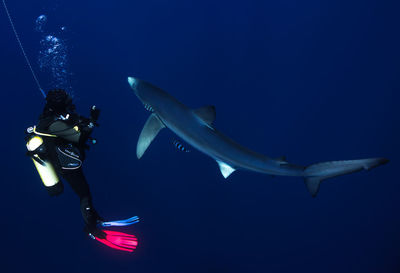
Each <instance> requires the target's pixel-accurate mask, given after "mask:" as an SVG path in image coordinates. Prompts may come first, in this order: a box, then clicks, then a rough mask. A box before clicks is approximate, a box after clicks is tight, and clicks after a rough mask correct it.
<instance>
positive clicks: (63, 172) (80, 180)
mask: <svg viewBox="0 0 400 273" xmlns="http://www.w3.org/2000/svg"><path fill="white" fill-rule="evenodd" d="M71 116H72V115H71ZM56 121H58V122H60V121H61V122H63V123H65V124H66V125H68V127H70V128H73V127H74V126H78V124H80V121H81V120H80V119H78V117H74V116H72V117H69V119H67V120H60V119H59V118H58V117H56V116H53V115H50V116H46V115H41V117H40V118H39V123H38V125H37V127H36V128H37V130H38V131H40V132H49V127H50V125H51V124H53V123H54V122H56ZM80 127H82V125H81V126H80ZM83 129H85V128H83ZM87 129H89V128H87ZM91 130H92V129H90V131H89V130H88V134H90V132H91ZM49 133H52V134H54V135H57V132H49ZM84 138H85V135H84V133H82V135H81V136H80V141H79V142H78V143H71V142H70V141H68V140H66V139H64V138H62V137H57V138H53V137H45V142H44V143H45V146H46V151H47V156H48V158H49V160H50V161H51V162H52V163H53V165H54V168H55V169H56V171H57V173H58V174H59V175H60V176H61V177H62V178H64V179H65V180H66V181H67V182H68V183H69V184H70V186H71V188H72V189H73V190H74V192H75V193H76V194H77V195H78V196H79V198H80V199H83V198H85V197H90V190H89V185H88V183H87V181H86V178H85V176H84V174H83V171H82V167H81V166H79V167H78V168H74V169H66V168H65V167H66V166H62V154H61V153H60V150H61V151H65V149H68V148H69V149H70V150H74V154H75V155H77V157H78V158H79V159H80V160H81V161H83V160H84V158H85V151H84V149H85V148H84V147H85V142H86V140H85V139H84ZM86 139H87V136H86ZM58 149H60V150H58ZM57 150H58V151H57ZM60 183H61V182H60ZM60 185H62V184H60ZM62 187H63V186H61V187H60V188H58V189H54V191H53V192H50V195H58V194H61V193H62Z"/></svg>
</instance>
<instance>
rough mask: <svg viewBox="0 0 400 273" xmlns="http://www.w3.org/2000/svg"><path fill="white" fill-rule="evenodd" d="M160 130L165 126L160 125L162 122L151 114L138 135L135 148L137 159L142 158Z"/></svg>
mask: <svg viewBox="0 0 400 273" xmlns="http://www.w3.org/2000/svg"><path fill="white" fill-rule="evenodd" d="M162 128H165V125H164V124H163V123H162V121H161V120H160V119H159V118H158V117H157V115H156V114H151V115H150V117H149V119H148V120H147V121H146V124H145V125H144V127H143V129H142V132H141V133H140V136H139V140H138V143H137V146H136V155H137V157H138V158H139V159H140V158H141V157H142V155H143V154H144V152H145V151H146V150H147V148H148V147H149V145H150V143H151V142H152V141H153V139H154V138H155V137H156V136H157V134H158V132H160V130H161V129H162Z"/></svg>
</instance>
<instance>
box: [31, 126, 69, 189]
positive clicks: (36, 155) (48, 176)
mask: <svg viewBox="0 0 400 273" xmlns="http://www.w3.org/2000/svg"><path fill="white" fill-rule="evenodd" d="M34 131H35V129H34V128H32V127H30V128H28V130H27V132H28V133H29V135H28V139H27V143H26V148H27V149H28V155H29V156H30V157H31V159H32V161H33V164H34V165H35V167H36V170H37V171H38V173H39V176H40V178H41V180H42V182H43V185H44V186H45V187H46V189H47V191H48V193H49V194H50V195H58V194H60V193H61V192H62V191H63V185H62V183H61V182H60V179H59V177H58V175H57V173H56V171H55V169H54V166H53V165H52V164H51V163H50V162H49V161H48V160H46V158H45V157H43V155H44V154H45V152H46V149H45V146H44V145H43V138H42V137H41V136H39V135H36V134H35V133H34Z"/></svg>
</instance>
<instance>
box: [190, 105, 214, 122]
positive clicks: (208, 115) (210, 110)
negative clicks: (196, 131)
mask: <svg viewBox="0 0 400 273" xmlns="http://www.w3.org/2000/svg"><path fill="white" fill-rule="evenodd" d="M193 113H194V114H195V115H196V116H198V117H199V118H200V119H202V120H203V121H204V122H205V123H207V124H208V125H212V123H213V122H214V120H215V116H216V112H215V106H214V105H208V106H204V107H201V108H198V109H194V110H193Z"/></svg>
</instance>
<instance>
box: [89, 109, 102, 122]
mask: <svg viewBox="0 0 400 273" xmlns="http://www.w3.org/2000/svg"><path fill="white" fill-rule="evenodd" d="M99 116H100V109H99V108H97V107H96V105H93V106H92V108H90V119H91V121H92V122H93V123H94V124H95V125H96V126H99V124H98V123H97V120H98V119H99Z"/></svg>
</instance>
